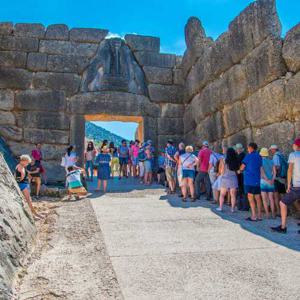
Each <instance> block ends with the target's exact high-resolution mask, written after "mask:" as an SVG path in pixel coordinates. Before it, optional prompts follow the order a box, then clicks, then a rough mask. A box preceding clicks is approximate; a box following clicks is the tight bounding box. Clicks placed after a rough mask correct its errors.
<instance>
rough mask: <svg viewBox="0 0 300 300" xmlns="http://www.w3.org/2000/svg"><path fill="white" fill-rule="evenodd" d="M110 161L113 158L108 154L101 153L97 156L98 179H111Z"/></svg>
mask: <svg viewBox="0 0 300 300" xmlns="http://www.w3.org/2000/svg"><path fill="white" fill-rule="evenodd" d="M110 160H111V156H110V155H109V154H108V153H99V154H98V155H97V157H96V164H97V165H98V174H97V177H98V179H100V180H107V179H109V178H110V166H109V163H110Z"/></svg>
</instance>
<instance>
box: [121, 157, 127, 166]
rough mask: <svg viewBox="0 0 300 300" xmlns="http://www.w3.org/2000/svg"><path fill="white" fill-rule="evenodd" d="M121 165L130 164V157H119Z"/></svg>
mask: <svg viewBox="0 0 300 300" xmlns="http://www.w3.org/2000/svg"><path fill="white" fill-rule="evenodd" d="M119 163H120V165H121V166H122V165H127V164H128V157H119Z"/></svg>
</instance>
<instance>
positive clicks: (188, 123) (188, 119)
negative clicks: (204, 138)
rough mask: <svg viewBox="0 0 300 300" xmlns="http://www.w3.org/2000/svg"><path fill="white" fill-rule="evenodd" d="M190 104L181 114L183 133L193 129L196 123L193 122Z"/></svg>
mask: <svg viewBox="0 0 300 300" xmlns="http://www.w3.org/2000/svg"><path fill="white" fill-rule="evenodd" d="M193 109H194V108H193V107H192V105H188V106H187V107H186V108H185V110H184V115H183V125H184V133H185V134H186V133H188V132H190V131H191V130H194V129H195V128H196V126H197V123H196V122H195V118H194V112H193Z"/></svg>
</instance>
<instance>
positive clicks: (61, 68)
mask: <svg viewBox="0 0 300 300" xmlns="http://www.w3.org/2000/svg"><path fill="white" fill-rule="evenodd" d="M89 62H90V59H89V58H88V57H85V56H77V55H50V54H49V55H48V60H47V70H48V71H50V72H63V73H79V74H80V73H82V72H83V70H84V69H85V68H86V67H87V66H88V65H89Z"/></svg>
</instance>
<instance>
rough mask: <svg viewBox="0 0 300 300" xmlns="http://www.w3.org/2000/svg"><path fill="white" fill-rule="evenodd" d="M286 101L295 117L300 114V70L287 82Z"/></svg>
mask: <svg viewBox="0 0 300 300" xmlns="http://www.w3.org/2000/svg"><path fill="white" fill-rule="evenodd" d="M285 101H286V104H287V105H288V106H289V107H290V108H291V110H292V114H293V116H294V117H297V116H299V115H300V72H298V73H297V74H296V75H295V76H293V77H292V78H290V79H289V80H288V81H287V83H285Z"/></svg>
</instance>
